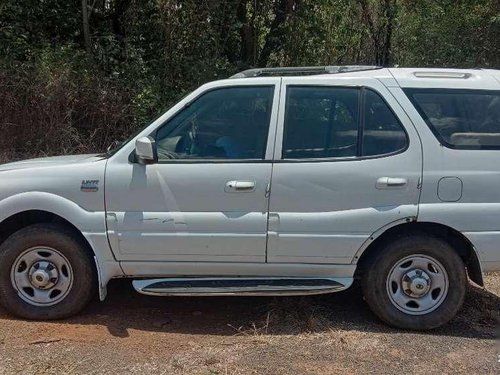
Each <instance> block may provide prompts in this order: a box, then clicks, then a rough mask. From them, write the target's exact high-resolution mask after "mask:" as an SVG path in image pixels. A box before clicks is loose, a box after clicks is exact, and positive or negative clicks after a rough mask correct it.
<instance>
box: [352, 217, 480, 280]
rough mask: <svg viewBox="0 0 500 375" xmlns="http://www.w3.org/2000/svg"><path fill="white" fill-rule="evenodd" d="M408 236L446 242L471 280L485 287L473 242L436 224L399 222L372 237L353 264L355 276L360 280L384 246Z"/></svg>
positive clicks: (450, 229) (445, 226) (444, 226)
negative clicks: (424, 236)
mask: <svg viewBox="0 0 500 375" xmlns="http://www.w3.org/2000/svg"><path fill="white" fill-rule="evenodd" d="M408 234H427V235H431V236H434V237H438V238H440V239H442V240H444V241H446V242H447V243H448V244H449V245H450V246H451V247H452V248H453V249H454V250H455V251H456V252H457V253H458V255H459V256H460V257H461V258H462V260H463V261H464V264H465V266H466V269H467V274H468V276H469V278H470V279H471V280H472V281H474V282H475V283H476V284H478V285H480V286H484V281H483V274H482V270H481V263H480V261H479V256H478V254H477V251H476V249H475V248H474V245H473V244H472V242H471V241H470V240H469V239H468V238H467V237H466V236H465V235H464V234H462V233H461V232H459V231H458V230H456V229H454V228H452V227H450V226H447V225H444V224H439V223H434V222H417V221H410V222H404V223H400V222H398V223H395V224H394V225H392V226H389V227H388V228H387V227H386V228H383V229H382V230H380V231H378V232H377V233H375V234H373V235H372V236H370V238H369V240H368V242H367V243H365V244H364V246H363V247H362V248H361V249H360V251H359V252H358V253H357V254H356V256H355V257H354V260H353V263H355V264H357V267H356V273H355V276H356V277H357V278H359V277H360V276H361V275H362V274H363V272H364V270H365V269H366V267H367V265H368V264H369V263H370V259H371V258H372V257H373V256H374V254H376V253H377V252H378V251H380V249H381V248H382V246H383V245H384V244H386V243H388V242H390V241H394V240H396V239H397V238H398V237H399V236H402V235H408Z"/></svg>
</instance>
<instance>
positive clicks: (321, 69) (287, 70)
mask: <svg viewBox="0 0 500 375" xmlns="http://www.w3.org/2000/svg"><path fill="white" fill-rule="evenodd" d="M375 69H382V66H376V65H331V66H302V67H301V66H297V67H284V68H255V69H248V70H244V71H242V72H239V73H237V74H235V75H233V76H231V77H230V78H252V77H261V76H276V75H289V76H293V75H314V74H337V73H348V72H361V71H365V70H375Z"/></svg>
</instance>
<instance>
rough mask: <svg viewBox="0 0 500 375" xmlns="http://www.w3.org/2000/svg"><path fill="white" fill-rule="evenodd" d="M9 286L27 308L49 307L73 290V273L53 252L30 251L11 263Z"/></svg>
mask: <svg viewBox="0 0 500 375" xmlns="http://www.w3.org/2000/svg"><path fill="white" fill-rule="evenodd" d="M11 283H12V286H13V287H14V289H15V290H16V291H17V294H18V295H19V297H20V298H21V299H22V300H24V301H25V302H27V303H29V304H30V305H33V306H51V305H55V304H57V303H59V302H60V301H62V300H63V299H64V298H65V297H66V296H67V295H68V293H69V291H70V290H71V287H72V286H73V270H72V268H71V264H70V263H69V261H68V259H67V258H66V257H65V256H64V255H63V254H61V253H60V252H59V251H57V250H56V249H53V248H51V247H46V246H38V247H32V248H29V249H27V250H26V251H24V252H23V253H22V254H21V255H19V256H18V257H17V258H16V260H15V261H14V263H13V265H12V268H11Z"/></svg>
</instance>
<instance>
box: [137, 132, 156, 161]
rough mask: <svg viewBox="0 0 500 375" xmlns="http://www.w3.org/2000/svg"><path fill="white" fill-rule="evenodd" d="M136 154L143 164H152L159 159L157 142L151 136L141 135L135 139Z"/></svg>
mask: <svg viewBox="0 0 500 375" xmlns="http://www.w3.org/2000/svg"><path fill="white" fill-rule="evenodd" d="M135 156H136V157H137V161H138V162H139V163H141V164H151V163H156V162H157V161H158V153H157V151H156V143H155V141H154V139H153V138H151V137H141V138H139V139H137V140H136V141H135Z"/></svg>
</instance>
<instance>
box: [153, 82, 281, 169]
mask: <svg viewBox="0 0 500 375" xmlns="http://www.w3.org/2000/svg"><path fill="white" fill-rule="evenodd" d="M273 92H274V86H253V87H231V88H221V89H217V90H212V91H209V92H208V93H206V94H204V95H202V96H201V97H199V98H198V99H196V100H195V101H194V102H193V103H191V104H190V105H189V106H188V107H187V108H185V109H183V110H182V111H181V112H179V113H178V114H177V115H176V116H175V117H174V118H172V119H171V120H169V121H168V122H167V123H166V124H165V125H163V126H162V127H161V128H160V129H159V130H158V131H157V133H156V143H157V147H158V158H159V160H160V161H162V160H169V159H205V160H206V159H222V160H226V159H236V160H238V159H250V160H252V159H264V155H265V151H266V143H267V135H268V132H269V121H270V117H271V108H272V103H273Z"/></svg>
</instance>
